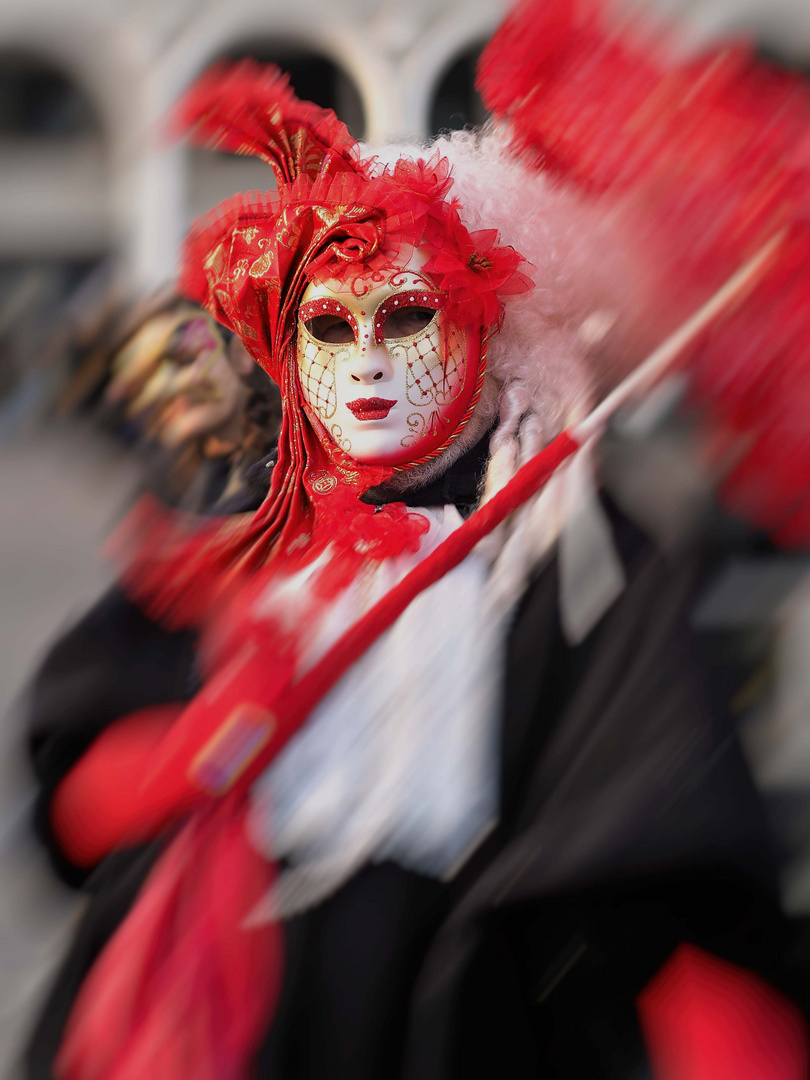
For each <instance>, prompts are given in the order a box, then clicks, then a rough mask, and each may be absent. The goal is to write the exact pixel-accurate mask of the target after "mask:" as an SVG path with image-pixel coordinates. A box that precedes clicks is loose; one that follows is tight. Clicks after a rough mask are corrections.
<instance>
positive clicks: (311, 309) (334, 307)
mask: <svg viewBox="0 0 810 1080" xmlns="http://www.w3.org/2000/svg"><path fill="white" fill-rule="evenodd" d="M319 315H336V316H337V317H338V318H340V319H345V320H346V322H347V323H348V324H349V326H350V327H351V328H352V332H353V333H354V336H355V338H356V337H357V319H355V317H354V315H352V313H351V312H350V311H349V309H348V308H347V307H346V306H345V305H343V304H341V302H340V301H339V300H335V299H334V298H333V297H331V296H319V297H317V298H316V299H315V300H308V301H307V302H306V304H302V305H301V307H300V308H299V309H298V319H299V321H300V322H302V323H308V322H309V320H310V319H315V318H317V317H318V316H319Z"/></svg>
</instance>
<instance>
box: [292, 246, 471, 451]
mask: <svg viewBox="0 0 810 1080" xmlns="http://www.w3.org/2000/svg"><path fill="white" fill-rule="evenodd" d="M420 265H421V260H420V258H419V254H418V253H417V255H416V256H415V258H414V259H412V260H411V262H410V263H409V264H408V266H407V267H404V268H403V269H402V270H398V271H395V272H394V273H393V274H392V275H391V277H390V278H389V279H388V281H386V282H384V283H383V284H382V285H378V286H376V287H374V288H371V289H370V290H369V291H368V292H366V293H365V294H364V295H363V296H362V297H358V296H355V295H354V293H353V292H352V290H351V288H349V287H347V286H345V285H344V286H339V284H338V283H337V282H328V283H311V284H310V285H309V286H308V287H307V289H306V291H305V293H304V297H303V301H302V303H301V307H300V308H299V312H298V351H297V358H298V368H299V376H300V380H301V388H302V391H303V394H304V397H305V399H306V401H307V403H308V404H309V406H310V407H311V409H312V410H313V411H314V412H315V413H316V414H317V416H318V418H319V419H320V421H321V423H322V424H323V427H324V429H325V430H326V432H327V433H328V435H329V436H330V437H331V438H332V440H333V441H334V442H335V444H336V445H337V446H339V447H340V448H341V449H342V450H344V451H345V452H346V453H347V454H349V455H350V456H351V457H353V458H354V459H355V460H356V461H362V462H364V463H366V464H369V465H401V464H405V463H407V462H411V461H414V460H417V459H419V458H421V457H423V456H424V455H426V454H429V453H430V452H431V451H432V450H435V449H437V448H438V447H439V446H441V445H442V444H443V443H444V442H445V441H446V440H447V437H448V435H449V434H450V433H451V432H452V431H453V429H454V427H455V426H456V425H457V424H458V422H459V419H460V416H461V414H462V413H463V411H464V408H465V407H466V403H467V401H468V400H469V395H468V393H465V391H468V390H469V388H468V387H467V382H468V379H467V375H468V363H467V356H466V348H465V344H464V338H463V335H462V334H461V333H459V332H457V331H456V330H455V328H454V327H453V326H452V325H451V324H449V322H448V321H447V319H446V317H445V315H444V313H443V312H442V310H441V308H442V300H443V298H442V294H441V293H439V292H437V291H436V289H435V287H434V286H432V285H431V284H430V283H429V282H427V281H426V279H425V278H424V277H421V276H420V275H419V272H418V271H419V266H420Z"/></svg>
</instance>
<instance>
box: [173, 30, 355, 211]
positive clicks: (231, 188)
mask: <svg viewBox="0 0 810 1080" xmlns="http://www.w3.org/2000/svg"><path fill="white" fill-rule="evenodd" d="M245 57H251V58H252V59H254V60H257V61H259V62H260V63H273V64H277V65H278V66H279V67H280V68H281V69H282V70H283V71H285V72H286V73H287V74H288V75H289V76H290V85H291V86H292V88H293V90H294V91H295V93H296V94H297V95H298V96H299V97H300V98H302V99H303V100H305V101H313V102H315V104H316V105H320V106H322V107H323V108H327V109H333V110H334V112H335V113H336V114H337V116H338V117H339V118H340V119H341V120H342V121H343V122H344V124H346V126H347V127H348V129H349V131H350V132H351V133H352V135H354V136H355V138H358V139H361V138H362V137H363V133H364V130H365V116H364V112H363V103H362V100H361V98H360V94H359V91H358V89H357V87H356V86H355V84H354V82H353V81H352V79H351V78H350V77H349V75H348V74H347V73H346V72H345V71H343V70H342V68H340V67H339V66H338V65H337V64H336V63H335V62H334V61H332V60H330V59H329V58H328V57H326V56H322V55H320V54H317V53H313V52H310V51H308V50H307V49H305V48H303V47H301V46H298V45H296V44H293V43H290V42H284V41H282V42H279V41H272V42H261V41H259V42H255V41H254V42H240V41H237V42H236V43H235V44H233V45H231V46H229V47H228V48H226V49H224V50H223V51H222V52H221V53H219V54H218V55H217V56H215V57H212V58H211V61H210V62H214V61H215V60H241V59H243V58H245ZM206 66H207V65H206ZM189 166H190V168H189V184H188V198H187V215H186V216H187V221H188V222H189V223H190V222H191V221H192V220H193V219H194V218H196V217H198V216H199V215H200V214H202V213H204V212H205V211H206V210H208V209H210V208H211V207H212V206H214V205H216V204H217V203H218V202H220V201H221V200H222V199H226V198H228V196H230V195H232V194H234V193H235V192H237V191H253V190H258V191H265V190H271V189H272V188H274V187H275V180H274V177H273V173H272V170H271V169H270V168H269V167H268V166H267V165H266V164H265V163H264V162H262V161H259V160H258V159H256V158H248V157H241V156H236V155H234V154H223V153H220V152H216V151H210V150H201V149H192V150H191V151H190V152H189Z"/></svg>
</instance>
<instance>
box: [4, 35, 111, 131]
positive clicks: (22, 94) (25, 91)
mask: <svg viewBox="0 0 810 1080" xmlns="http://www.w3.org/2000/svg"><path fill="white" fill-rule="evenodd" d="M98 127H99V125H98V121H97V118H96V116H95V115H94V112H93V109H92V107H91V105H90V103H89V102H88V100H87V99H86V97H85V96H84V94H83V93H82V92H81V90H80V89H79V87H77V86H76V84H75V83H74V82H73V81H72V80H71V79H69V78H68V77H67V76H66V75H65V74H63V73H62V72H61V71H59V70H57V69H56V68H54V67H53V66H51V65H50V64H49V63H48V62H47V61H42V60H40V59H39V58H38V57H34V56H29V55H25V54H22V53H16V52H12V53H9V52H0V136H35V137H39V138H42V137H47V136H81V135H88V134H90V133H92V132H95V131H96V130H97V129H98Z"/></svg>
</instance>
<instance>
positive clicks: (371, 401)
mask: <svg viewBox="0 0 810 1080" xmlns="http://www.w3.org/2000/svg"><path fill="white" fill-rule="evenodd" d="M395 405H396V399H394V400H393V401H390V400H389V399H388V398H381V397H368V398H356V399H355V400H354V401H347V402H346V408H347V409H349V410H351V412H352V413H354V415H355V416H356V417H357V419H358V420H384V419H385V418H386V416H388V414H389V412H390V411H391V410H392V409H393V407H394V406H395Z"/></svg>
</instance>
